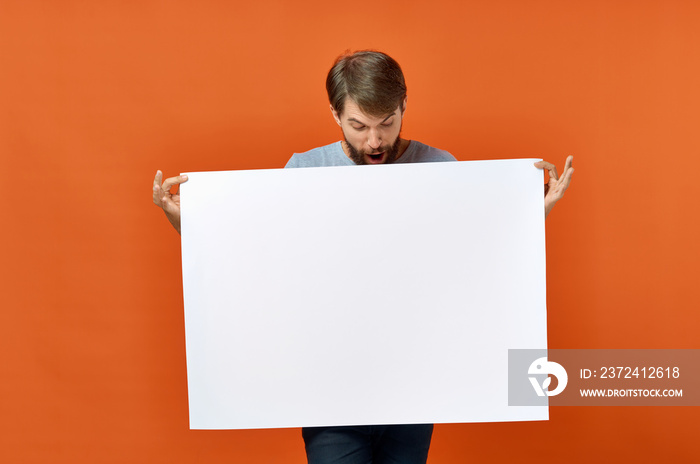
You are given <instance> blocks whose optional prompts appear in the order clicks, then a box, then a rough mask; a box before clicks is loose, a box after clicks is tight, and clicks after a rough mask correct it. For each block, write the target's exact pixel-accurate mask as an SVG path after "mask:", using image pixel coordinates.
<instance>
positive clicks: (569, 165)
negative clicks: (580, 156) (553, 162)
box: [564, 155, 574, 171]
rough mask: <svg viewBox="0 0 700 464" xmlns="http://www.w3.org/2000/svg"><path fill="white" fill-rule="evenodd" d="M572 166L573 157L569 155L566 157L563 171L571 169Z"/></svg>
mask: <svg viewBox="0 0 700 464" xmlns="http://www.w3.org/2000/svg"><path fill="white" fill-rule="evenodd" d="M573 165H574V155H569V156H567V157H566V164H565V165H564V171H566V170H567V169H570V168H572V167H573Z"/></svg>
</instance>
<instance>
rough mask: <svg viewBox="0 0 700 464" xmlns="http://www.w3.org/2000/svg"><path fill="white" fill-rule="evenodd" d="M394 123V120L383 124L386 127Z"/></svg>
mask: <svg viewBox="0 0 700 464" xmlns="http://www.w3.org/2000/svg"><path fill="white" fill-rule="evenodd" d="M392 124H394V121H391V122H385V123H384V124H382V126H384V127H391V125H392Z"/></svg>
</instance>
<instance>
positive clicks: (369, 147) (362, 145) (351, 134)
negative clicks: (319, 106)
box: [331, 98, 406, 164]
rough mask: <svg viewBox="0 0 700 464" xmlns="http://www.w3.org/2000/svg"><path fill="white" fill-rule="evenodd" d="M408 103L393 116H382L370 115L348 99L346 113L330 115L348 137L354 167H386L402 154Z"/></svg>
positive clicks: (347, 145) (332, 110)
mask: <svg viewBox="0 0 700 464" xmlns="http://www.w3.org/2000/svg"><path fill="white" fill-rule="evenodd" d="M405 107H406V101H405V100H404V102H403V104H402V105H401V106H399V107H397V108H396V110H394V112H393V113H391V114H387V115H383V116H380V117H375V116H369V115H367V114H365V113H363V112H362V110H361V109H360V107H359V106H357V104H356V103H355V102H354V101H353V100H351V99H350V98H347V99H346V100H345V109H344V110H343V114H341V115H339V114H338V113H337V112H336V111H335V110H334V109H333V108H331V112H332V113H333V117H334V118H335V120H336V122H337V123H338V125H340V129H341V130H342V131H343V135H344V136H345V142H346V145H345V149H346V153H347V155H348V156H349V157H350V159H351V160H352V161H353V162H354V163H355V164H386V163H393V162H394V161H396V158H398V155H399V148H400V143H401V139H400V138H399V135H400V134H401V123H402V121H403V111H402V110H405Z"/></svg>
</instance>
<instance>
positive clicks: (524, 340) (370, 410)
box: [180, 159, 548, 429]
mask: <svg viewBox="0 0 700 464" xmlns="http://www.w3.org/2000/svg"><path fill="white" fill-rule="evenodd" d="M536 161H538V160H535V159H520V160H499V161H468V162H447V163H423V164H393V165H380V166H348V167H323V168H299V169H272V170H252V171H226V172H191V173H187V174H188V176H189V181H188V182H187V183H185V184H183V185H182V186H181V192H180V193H181V208H182V266H183V282H184V300H185V301H184V303H185V325H186V346H187V376H188V387H189V407H190V427H191V428H193V429H249V428H276V427H302V426H327V425H359V424H365V425H370V424H400V423H452V422H490V421H521V420H546V419H548V409H547V407H509V406H508V404H507V403H508V392H507V386H508V381H507V361H508V349H509V348H510V349H513V348H546V346H547V344H546V342H547V334H546V306H545V304H546V301H545V236H544V200H543V172H542V170H540V169H537V168H535V167H534V166H533V163H534V162H536Z"/></svg>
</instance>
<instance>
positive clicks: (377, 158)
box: [367, 152, 385, 164]
mask: <svg viewBox="0 0 700 464" xmlns="http://www.w3.org/2000/svg"><path fill="white" fill-rule="evenodd" d="M384 154H385V152H381V153H372V154H369V153H368V154H367V158H368V161H369V162H370V163H372V164H379V163H381V162H383V161H384Z"/></svg>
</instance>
